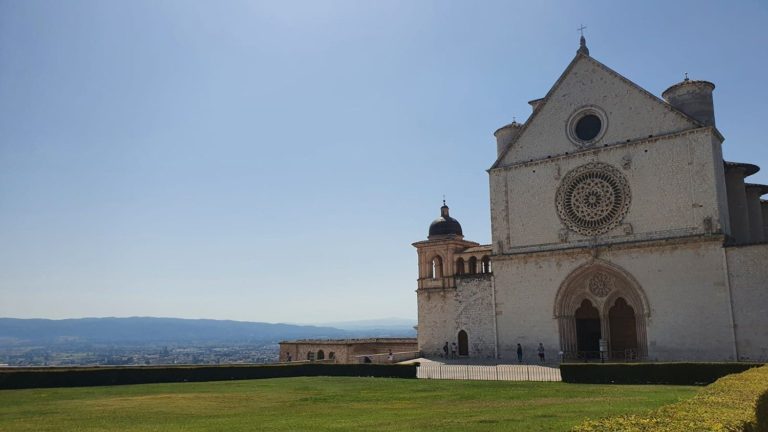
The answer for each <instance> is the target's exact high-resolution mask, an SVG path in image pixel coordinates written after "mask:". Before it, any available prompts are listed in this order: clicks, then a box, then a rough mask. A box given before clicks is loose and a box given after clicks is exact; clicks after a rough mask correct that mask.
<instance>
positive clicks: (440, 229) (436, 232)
mask: <svg viewBox="0 0 768 432" xmlns="http://www.w3.org/2000/svg"><path fill="white" fill-rule="evenodd" d="M452 236H458V237H464V234H463V233H462V232H461V224H459V221H457V220H456V219H454V218H452V217H451V216H450V215H449V214H448V206H447V205H445V201H443V206H442V207H440V217H439V218H437V219H435V220H434V221H432V223H431V224H430V225H429V237H427V238H428V239H433V238H439V237H452Z"/></svg>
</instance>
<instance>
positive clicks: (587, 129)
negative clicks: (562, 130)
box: [566, 105, 608, 148]
mask: <svg viewBox="0 0 768 432" xmlns="http://www.w3.org/2000/svg"><path fill="white" fill-rule="evenodd" d="M607 128H608V117H607V116H606V115H605V112H604V111H603V110H602V109H600V108H598V107H596V106H594V105H587V106H582V107H581V108H579V109H577V110H576V111H575V112H573V113H572V114H571V116H570V117H569V119H568V122H567V123H566V135H567V136H568V139H569V140H571V142H572V143H573V144H575V145H576V147H580V148H586V147H590V146H592V145H594V144H596V143H597V142H599V141H600V140H601V139H602V138H603V135H605V130H606V129H607Z"/></svg>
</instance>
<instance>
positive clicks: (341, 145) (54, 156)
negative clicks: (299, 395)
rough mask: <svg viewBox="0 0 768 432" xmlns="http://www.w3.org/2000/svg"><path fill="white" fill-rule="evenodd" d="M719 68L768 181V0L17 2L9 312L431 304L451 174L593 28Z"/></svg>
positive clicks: (7, 201)
mask: <svg viewBox="0 0 768 432" xmlns="http://www.w3.org/2000/svg"><path fill="white" fill-rule="evenodd" d="M580 24H584V25H586V26H587V30H586V32H585V34H586V37H587V42H588V45H589V48H590V51H591V54H592V56H593V57H594V58H596V59H597V60H599V61H601V62H603V63H605V64H606V65H608V66H609V67H611V68H613V69H614V70H616V71H618V72H619V73H621V74H623V75H624V76H626V77H627V78H629V79H631V80H633V81H634V82H636V83H637V84H639V85H641V86H642V87H644V88H646V89H647V90H649V91H651V92H652V93H654V94H656V95H660V94H661V92H662V91H663V90H664V89H665V88H667V87H668V86H669V85H671V84H674V83H676V82H678V81H680V80H681V79H682V78H683V73H685V72H688V73H689V75H690V76H691V78H693V79H706V80H710V81H712V82H714V83H715V84H716V85H717V89H716V90H715V112H716V117H717V125H718V128H719V129H720V131H721V132H722V133H723V135H725V137H726V142H725V144H724V153H725V157H726V159H728V160H733V161H742V162H750V163H755V164H758V165H762V166H763V167H764V171H762V172H760V173H758V174H757V175H755V176H753V177H751V178H750V181H752V182H762V183H768V142H767V141H768V140H767V139H766V136H765V132H764V129H763V127H764V124H763V122H765V121H766V119H768V103H767V102H768V83H766V71H768V2H765V1H764V0H760V1H758V0H753V1H749V0H745V1H729V2H726V1H718V2H712V1H702V0H696V1H668V0H665V1H633V2H621V1H615V0H611V1H600V2H597V1H586V0H585V1H559V2H555V1H530V0H526V1H477V2H475V1H472V2H471V1H464V2H459V1H438V0H436V1H427V0H418V1H414V0H403V1H352V0H350V1H315V0H312V1H309V0H308V1H287V0H279V1H278V0H275V1H269V2H267V1H235V0H228V1H192V0H176V1H158V0H130V1H103V0H93V1H80V0H68V1H58V0H51V1H41V0H0V316H6V317H44V318H67V317H83V316H134V315H149V316H171V317H186V318H219V319H237V320H249V321H269V322H326V321H343V320H357V319H367V318H383V317H404V318H414V319H415V317H416V295H415V293H414V290H415V288H416V277H417V275H416V252H415V249H414V248H413V247H412V246H411V245H410V244H411V243H412V242H414V241H417V240H422V239H425V238H426V235H427V228H428V226H429V223H430V222H431V220H432V219H434V218H435V217H437V216H438V215H439V206H440V204H441V198H442V195H443V194H445V195H446V196H447V200H448V204H449V205H450V207H451V214H452V215H453V216H455V217H456V218H457V219H459V221H460V222H461V223H462V226H463V228H464V234H465V236H466V238H468V239H470V240H474V241H478V242H481V243H488V242H490V220H489V202H488V177H487V173H486V172H485V170H486V169H487V168H488V167H490V165H491V164H492V163H493V161H494V158H495V151H496V150H495V149H496V147H495V141H494V138H493V135H492V133H493V131H494V130H496V128H498V127H500V126H502V125H504V124H506V123H509V122H510V121H511V120H512V117H513V116H516V118H517V120H518V121H521V120H524V119H525V118H527V116H528V115H529V114H530V111H531V108H530V107H529V106H528V104H527V101H529V100H531V99H535V98H539V97H542V96H544V94H545V93H546V92H547V90H548V89H549V88H550V87H551V85H552V84H553V83H554V81H555V80H556V79H557V77H558V76H559V75H560V73H561V72H562V71H563V69H564V68H565V67H566V66H567V65H568V63H569V62H570V61H571V59H572V58H573V56H574V55H575V52H576V49H577V48H578V32H577V31H576V28H577V27H579V25H580Z"/></svg>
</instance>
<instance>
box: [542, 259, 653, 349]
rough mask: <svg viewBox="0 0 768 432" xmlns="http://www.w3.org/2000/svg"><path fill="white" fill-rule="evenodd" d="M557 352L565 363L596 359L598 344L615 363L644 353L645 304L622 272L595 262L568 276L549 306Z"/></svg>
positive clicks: (647, 312) (642, 295) (634, 284)
mask: <svg viewBox="0 0 768 432" xmlns="http://www.w3.org/2000/svg"><path fill="white" fill-rule="evenodd" d="M554 316H555V318H556V319H557V321H558V329H559V332H560V349H561V350H562V351H563V356H564V357H565V358H566V359H576V358H596V357H599V347H600V345H599V341H600V339H602V340H604V341H605V342H606V343H607V349H608V353H607V355H608V357H609V358H612V359H616V360H625V359H626V360H630V359H637V358H644V357H645V356H646V355H647V352H648V350H647V346H646V329H645V326H646V320H647V318H648V317H649V316H650V308H649V307H648V300H647V298H646V297H645V293H644V292H643V290H642V288H641V287H640V285H639V284H638V283H637V281H636V280H635V279H634V278H633V277H632V275H630V274H629V273H628V272H626V271H625V270H624V269H622V268H620V267H618V266H616V265H613V264H611V263H608V262H606V261H601V260H594V261H593V262H591V263H589V264H586V265H583V266H581V267H579V268H577V269H576V270H574V271H573V272H571V274H569V275H568V276H567V277H566V278H565V280H563V282H562V284H561V285H560V289H559V290H558V291H557V295H556V296H555V303H554Z"/></svg>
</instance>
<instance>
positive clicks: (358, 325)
mask: <svg viewBox="0 0 768 432" xmlns="http://www.w3.org/2000/svg"><path fill="white" fill-rule="evenodd" d="M315 325H318V326H321V327H333V328H338V329H342V330H377V331H380V330H395V331H403V332H406V333H407V332H413V331H414V329H413V327H414V326H415V325H416V320H415V319H408V318H381V319H368V320H359V321H334V322H326V323H316V324H315Z"/></svg>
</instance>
